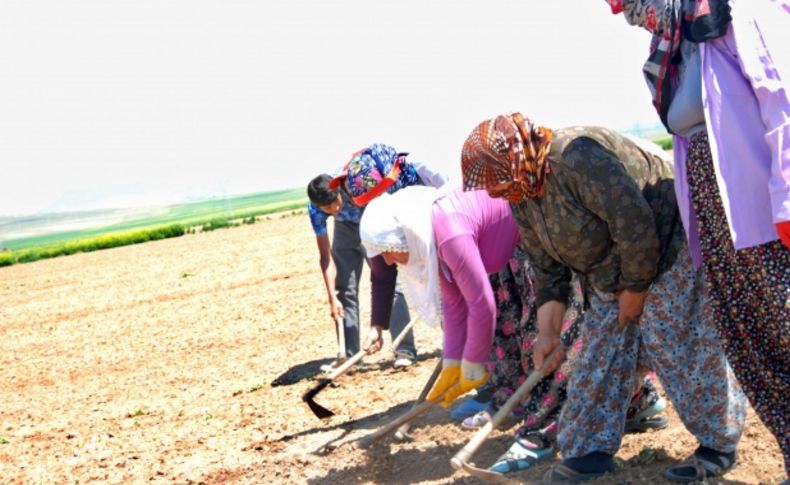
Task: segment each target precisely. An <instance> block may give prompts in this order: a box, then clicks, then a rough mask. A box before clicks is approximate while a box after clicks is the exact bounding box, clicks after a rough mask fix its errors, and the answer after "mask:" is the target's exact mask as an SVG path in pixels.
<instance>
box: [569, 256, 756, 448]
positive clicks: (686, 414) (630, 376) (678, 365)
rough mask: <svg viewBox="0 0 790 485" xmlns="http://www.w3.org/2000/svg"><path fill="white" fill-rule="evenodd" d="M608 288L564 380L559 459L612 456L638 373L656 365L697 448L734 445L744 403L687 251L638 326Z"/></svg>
mask: <svg viewBox="0 0 790 485" xmlns="http://www.w3.org/2000/svg"><path fill="white" fill-rule="evenodd" d="M618 313H619V305H618V303H617V299H616V297H615V296H614V295H613V294H612V293H607V292H601V291H597V290H594V291H592V292H591V295H590V308H589V310H587V311H586V312H585V313H584V317H583V318H584V320H583V322H582V337H581V338H582V340H583V341H584V346H583V348H582V351H581V355H580V356H579V358H578V360H577V364H576V366H575V367H574V369H573V374H571V377H570V381H569V384H568V399H567V402H566V404H565V407H564V408H563V410H562V413H561V415H560V419H559V434H558V436H557V442H558V444H559V447H560V450H561V452H562V455H563V457H564V458H566V459H567V458H578V457H582V456H584V455H587V454H589V453H592V452H595V451H599V452H604V453H610V454H614V453H615V452H616V451H617V450H618V449H619V448H620V443H621V440H622V435H623V430H624V422H625V418H626V415H627V407H628V402H629V398H630V396H631V393H632V392H633V389H634V383H635V382H636V381H637V375H638V370H639V368H640V367H642V368H645V367H647V368H651V369H655V371H656V374H657V375H658V378H659V380H660V381H661V384H662V386H663V388H664V391H665V392H666V395H667V397H669V399H670V400H671V401H672V404H673V405H674V407H675V410H676V411H677V412H678V415H679V416H680V419H681V421H683V424H684V425H685V426H686V429H688V430H689V432H691V434H693V435H694V436H695V437H696V438H697V439H698V440H699V442H700V444H701V445H703V446H707V447H710V448H713V449H716V450H719V451H723V452H730V451H734V450H735V449H736V446H737V444H738V441H739V439H740V436H741V432H742V431H743V427H744V423H745V418H746V411H747V409H748V405H747V404H748V403H747V401H746V399H745V397H744V395H743V392H742V391H741V389H740V387H739V386H738V383H737V381H736V380H735V377H734V375H733V374H732V371H731V369H730V368H729V366H728V365H727V358H726V356H725V355H724V353H723V352H722V349H721V345H720V343H719V340H718V336H717V334H716V330H715V327H714V322H713V320H714V319H713V315H712V312H711V305H709V304H708V301H707V298H706V295H705V283H704V278H703V277H702V273H701V271H695V270H694V268H693V266H692V264H691V259H690V258H689V254H688V250H686V249H683V251H682V252H681V253H680V254H679V255H678V258H677V260H676V262H675V264H673V265H672V267H671V268H670V269H669V270H668V271H666V272H665V273H664V274H662V275H661V276H659V277H658V278H657V279H656V281H655V282H654V283H653V286H651V288H650V290H649V291H648V296H647V300H646V302H645V307H644V312H643V314H642V317H641V320H640V322H639V324H638V325H629V326H627V327H626V328H622V327H620V325H619V323H618V321H617V317H618Z"/></svg>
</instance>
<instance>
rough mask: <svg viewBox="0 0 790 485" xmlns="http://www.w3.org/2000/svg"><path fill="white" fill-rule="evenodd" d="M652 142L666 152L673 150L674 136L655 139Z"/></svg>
mask: <svg viewBox="0 0 790 485" xmlns="http://www.w3.org/2000/svg"><path fill="white" fill-rule="evenodd" d="M652 142H653V143H655V144H656V145H658V146H660V147H661V148H663V149H664V150H672V135H662V136H659V137H656V138H653V140H652Z"/></svg>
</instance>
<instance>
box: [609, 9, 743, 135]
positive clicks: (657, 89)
mask: <svg viewBox="0 0 790 485" xmlns="http://www.w3.org/2000/svg"><path fill="white" fill-rule="evenodd" d="M606 1H607V3H609V6H610V7H611V9H612V13H614V14H617V13H620V12H623V15H625V18H626V20H627V21H628V23H629V24H631V25H638V26H640V27H644V28H645V29H647V30H648V31H650V32H651V33H652V34H653V39H652V41H651V42H650V54H649V55H648V58H647V61H645V64H644V66H643V67H642V71H643V72H644V75H645V80H647V84H648V87H649V88H650V92H651V94H652V96H653V106H654V107H655V108H656V111H657V112H658V115H659V116H660V117H661V122H662V123H664V126H665V127H666V128H667V130H669V123H668V122H667V115H668V113H669V105H670V103H671V102H672V94H673V93H672V83H671V81H670V80H671V79H672V78H674V76H675V74H676V72H677V65H678V63H679V62H680V56H679V52H680V42H681V35H682V36H683V38H685V39H686V40H688V41H691V42H706V41H709V40H713V39H716V38H718V37H721V36H722V35H724V34H725V33H727V27H728V26H729V24H730V21H731V20H732V16H731V15H730V6H729V4H728V3H727V0H606ZM670 133H671V131H670Z"/></svg>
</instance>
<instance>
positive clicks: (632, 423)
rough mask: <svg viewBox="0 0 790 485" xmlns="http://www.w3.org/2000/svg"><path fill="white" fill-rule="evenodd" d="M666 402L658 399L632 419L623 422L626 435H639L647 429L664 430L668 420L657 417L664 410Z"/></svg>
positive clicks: (660, 398)
mask: <svg viewBox="0 0 790 485" xmlns="http://www.w3.org/2000/svg"><path fill="white" fill-rule="evenodd" d="M666 407H667V402H666V400H664V398H663V397H659V398H658V400H656V402H654V403H653V404H651V405H650V406H648V407H647V408H645V409H644V410H642V412H640V413H638V414H636V415H635V416H634V417H633V418H631V419H628V420H626V421H625V432H626V433H641V432H644V431H647V430H649V429H653V430H658V429H664V428H666V427H667V426H668V425H669V420H667V418H665V417H663V416H657V414H660V413H662V412H663V411H664V409H666Z"/></svg>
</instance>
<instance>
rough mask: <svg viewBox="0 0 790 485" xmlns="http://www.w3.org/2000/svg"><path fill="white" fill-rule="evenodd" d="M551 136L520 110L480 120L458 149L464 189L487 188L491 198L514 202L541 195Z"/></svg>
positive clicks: (549, 131)
mask: <svg viewBox="0 0 790 485" xmlns="http://www.w3.org/2000/svg"><path fill="white" fill-rule="evenodd" d="M551 139H552V131H551V130H550V129H548V128H546V127H543V126H536V125H535V124H533V123H532V121H530V120H529V119H528V118H525V117H524V116H523V115H521V113H513V114H512V115H508V116H498V117H496V118H494V119H491V120H487V121H484V122H482V123H480V124H479V125H477V126H476V127H475V129H474V130H472V133H471V134H470V135H469V137H468V138H467V139H466V142H465V143H464V147H463V150H462V151H461V172H462V173H463V179H464V188H465V189H466V190H470V189H486V190H488V192H489V194H491V196H492V197H503V198H506V199H508V200H509V201H510V202H514V203H518V202H520V201H521V200H522V199H524V198H526V197H540V196H542V195H543V187H544V184H545V181H546V174H547V173H548V172H549V165H548V163H547V161H546V154H547V152H548V148H549V145H550V144H551Z"/></svg>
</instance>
